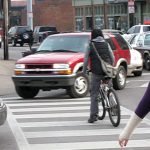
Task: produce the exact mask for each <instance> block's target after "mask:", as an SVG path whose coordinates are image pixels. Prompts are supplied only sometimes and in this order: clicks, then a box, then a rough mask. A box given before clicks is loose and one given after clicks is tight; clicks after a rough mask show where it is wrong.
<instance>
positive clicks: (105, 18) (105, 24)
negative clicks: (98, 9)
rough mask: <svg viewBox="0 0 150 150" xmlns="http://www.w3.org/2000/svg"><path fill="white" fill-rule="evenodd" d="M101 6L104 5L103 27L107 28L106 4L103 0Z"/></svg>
mask: <svg viewBox="0 0 150 150" xmlns="http://www.w3.org/2000/svg"><path fill="white" fill-rule="evenodd" d="M103 7H104V28H105V29H107V24H108V23H107V4H106V2H105V0H103Z"/></svg>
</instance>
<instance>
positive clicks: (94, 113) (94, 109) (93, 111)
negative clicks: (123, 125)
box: [88, 74, 101, 123]
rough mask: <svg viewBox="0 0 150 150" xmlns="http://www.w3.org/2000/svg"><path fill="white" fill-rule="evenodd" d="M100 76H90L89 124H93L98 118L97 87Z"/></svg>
mask: <svg viewBox="0 0 150 150" xmlns="http://www.w3.org/2000/svg"><path fill="white" fill-rule="evenodd" d="M100 80H101V76H99V75H95V74H92V75H91V90H90V99H91V105H90V118H89V120H88V122H89V123H93V122H94V121H96V120H97V117H98V112H99V110H98V100H97V96H98V94H99V85H100Z"/></svg>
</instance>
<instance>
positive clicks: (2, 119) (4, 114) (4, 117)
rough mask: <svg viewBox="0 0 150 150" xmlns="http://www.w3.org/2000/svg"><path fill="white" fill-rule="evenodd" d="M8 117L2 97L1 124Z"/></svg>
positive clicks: (0, 108)
mask: <svg viewBox="0 0 150 150" xmlns="http://www.w3.org/2000/svg"><path fill="white" fill-rule="evenodd" d="M6 118H7V107H6V105H5V103H4V102H3V100H2V99H1V98H0V125H3V124H4V123H5V121H6Z"/></svg>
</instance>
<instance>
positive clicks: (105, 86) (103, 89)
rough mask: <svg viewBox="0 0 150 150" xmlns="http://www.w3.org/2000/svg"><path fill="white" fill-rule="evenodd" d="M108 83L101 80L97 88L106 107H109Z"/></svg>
mask: <svg viewBox="0 0 150 150" xmlns="http://www.w3.org/2000/svg"><path fill="white" fill-rule="evenodd" d="M108 84H109V83H104V82H103V80H101V84H100V88H99V92H100V96H101V98H102V99H103V100H104V103H105V108H106V109H109V108H110V103H109V99H108V97H107V92H108V90H109V85H108Z"/></svg>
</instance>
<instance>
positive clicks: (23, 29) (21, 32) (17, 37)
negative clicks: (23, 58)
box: [8, 26, 33, 46]
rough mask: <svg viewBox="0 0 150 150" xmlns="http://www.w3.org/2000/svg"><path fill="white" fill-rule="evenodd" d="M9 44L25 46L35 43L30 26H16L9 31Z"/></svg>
mask: <svg viewBox="0 0 150 150" xmlns="http://www.w3.org/2000/svg"><path fill="white" fill-rule="evenodd" d="M8 42H9V43H12V45H13V46H16V44H20V46H23V45H24V44H25V43H27V44H30V43H31V42H33V31H32V30H31V29H30V27H28V26H14V27H11V28H10V29H9V31H8Z"/></svg>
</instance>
